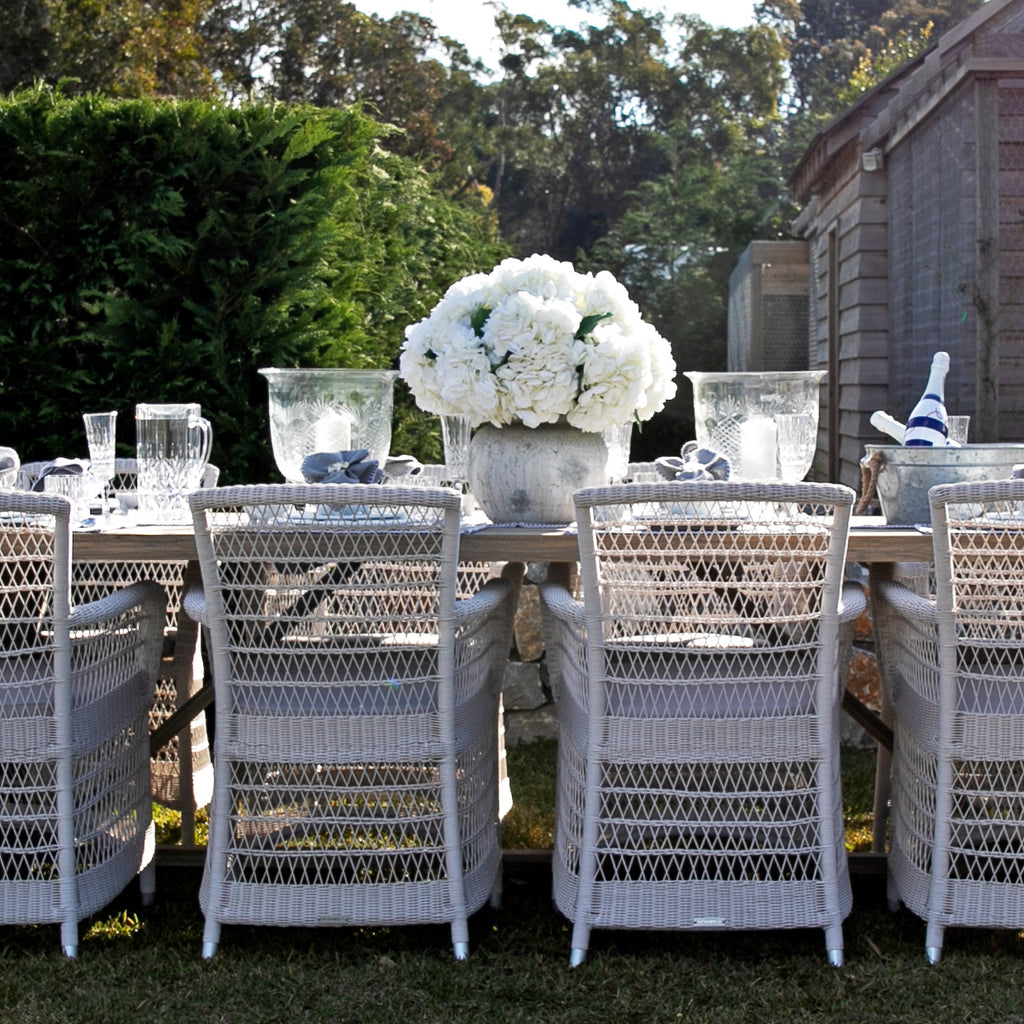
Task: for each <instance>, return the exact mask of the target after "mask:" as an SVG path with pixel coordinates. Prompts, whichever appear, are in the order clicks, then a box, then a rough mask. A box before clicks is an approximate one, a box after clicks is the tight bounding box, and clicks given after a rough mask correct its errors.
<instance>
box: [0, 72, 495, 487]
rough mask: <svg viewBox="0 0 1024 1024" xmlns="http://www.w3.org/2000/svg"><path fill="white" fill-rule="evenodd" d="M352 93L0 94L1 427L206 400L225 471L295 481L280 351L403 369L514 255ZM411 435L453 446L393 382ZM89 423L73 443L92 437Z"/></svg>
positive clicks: (61, 426)
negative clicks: (277, 391) (236, 100)
mask: <svg viewBox="0 0 1024 1024" xmlns="http://www.w3.org/2000/svg"><path fill="white" fill-rule="evenodd" d="M386 131H387V130H386V129H385V128H383V127H382V126H381V125H380V124H378V123H377V122H375V121H374V120H372V119H371V118H369V117H367V116H365V115H364V114H363V113H362V112H361V111H360V110H359V109H358V108H357V107H350V108H346V109H321V108H314V107H311V106H304V105H295V106H284V105H280V104H274V103H265V104H251V105H245V106H241V107H228V106H225V105H222V104H219V103H217V102H207V101H187V102H161V101H155V100H150V99H139V100H128V101H118V100H113V99H105V98H100V97H98V96H93V95H89V96H84V97H79V98H74V99H69V98H65V97H63V96H62V95H61V94H60V93H59V92H55V91H51V90H49V89H45V88H36V89H32V90H28V91H25V92H22V93H19V94H17V95H15V96H13V97H10V98H8V99H7V100H4V101H0V236H2V238H3V244H2V247H0V443H4V444H8V445H11V446H13V447H14V448H16V449H17V450H18V452H19V453H20V454H21V457H22V459H23V460H26V461H27V460H29V459H36V458H52V457H53V456H55V455H67V456H75V455H81V454H84V452H85V439H84V434H83V429H82V421H81V413H82V412H84V411H95V410H99V409H117V410H118V412H119V413H120V416H119V423H118V442H119V453H120V454H132V453H133V451H134V423H133V409H134V405H135V403H136V402H139V401H150V402H160V401H197V402H200V403H201V404H202V406H203V411H204V414H205V415H207V416H208V417H209V418H210V420H211V422H212V424H213V431H214V449H213V458H212V461H214V462H215V463H217V464H218V465H219V466H220V467H221V469H222V476H221V480H222V482H242V481H257V480H273V479H280V477H279V475H278V474H277V470H276V468H275V467H274V464H273V459H272V455H271V451H270V446H269V431H268V425H267V391H266V383H265V381H264V380H263V378H262V377H260V376H259V375H258V373H257V371H258V369H259V368H260V367H263V366H350V367H376V368H389V367H393V366H394V365H395V364H396V360H397V355H398V350H399V346H400V344H401V340H402V332H403V329H404V327H405V325H406V324H408V323H411V322H413V321H415V320H417V319H419V318H421V317H422V316H425V315H426V313H427V312H428V311H429V309H430V307H431V306H432V305H433V303H434V302H435V301H436V300H437V298H438V297H439V295H440V294H441V293H442V292H443V290H444V289H445V288H446V287H447V286H448V284H450V283H451V282H452V281H453V280H455V279H457V278H458V277H460V276H462V275H463V274H465V273H469V272H471V271H474V270H478V269H482V268H486V267H490V266H491V265H492V264H493V263H494V261H495V260H496V259H498V258H500V256H501V255H502V254H503V250H502V248H501V246H500V244H499V243H497V242H496V240H495V237H496V235H495V231H494V227H493V224H492V223H491V220H490V218H489V216H488V214H487V213H486V211H485V209H484V208H483V206H481V205H479V204H473V203H467V204H462V205H460V204H457V203H454V202H451V201H448V200H446V199H443V198H441V197H440V196H439V195H438V194H437V193H436V192H435V191H434V190H433V189H432V187H431V182H430V179H429V178H428V176H427V175H426V173H425V172H424V171H423V170H421V169H420V168H419V167H418V166H417V165H416V164H415V163H413V162H412V161H410V160H408V159H406V158H404V157H401V156H397V155H394V154H390V153H387V152H385V151H384V150H383V149H382V148H381V146H380V145H379V142H380V140H381V138H382V136H383V135H384V134H385V133H386ZM397 403H398V407H397V410H396V430H395V439H394V443H393V446H392V450H394V451H411V452H413V453H414V454H417V455H419V456H420V457H421V458H429V459H436V455H437V450H438V442H437V439H436V437H435V435H434V426H433V423H432V421H431V420H430V419H428V418H427V417H424V416H422V415H419V414H418V413H417V411H416V410H415V409H414V408H413V407H412V403H411V402H410V401H409V399H408V397H407V396H406V395H404V394H399V395H398V396H397ZM76 438H79V439H80V444H78V445H77V446H76V444H75V439H76Z"/></svg>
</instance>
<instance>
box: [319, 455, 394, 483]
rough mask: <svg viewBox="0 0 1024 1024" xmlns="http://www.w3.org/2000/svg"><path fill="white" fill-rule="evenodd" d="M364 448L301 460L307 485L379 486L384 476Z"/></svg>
mask: <svg viewBox="0 0 1024 1024" xmlns="http://www.w3.org/2000/svg"><path fill="white" fill-rule="evenodd" d="M369 454H370V453H369V451H368V450H367V449H366V448H357V449H356V450H355V451H351V452H316V453H314V454H313V455H307V456H306V457H305V458H304V459H303V460H302V475H303V477H305V479H306V483H308V484H379V483H380V482H381V481H382V480H383V479H384V474H383V473H382V472H381V471H380V469H379V467H378V466H377V460H376V459H368V458H367V455H369Z"/></svg>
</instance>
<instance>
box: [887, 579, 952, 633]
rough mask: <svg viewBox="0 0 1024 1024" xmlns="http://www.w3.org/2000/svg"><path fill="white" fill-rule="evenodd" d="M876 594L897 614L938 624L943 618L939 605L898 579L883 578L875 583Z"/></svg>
mask: <svg viewBox="0 0 1024 1024" xmlns="http://www.w3.org/2000/svg"><path fill="white" fill-rule="evenodd" d="M875 587H876V592H875V596H876V597H877V598H878V599H879V600H880V601H881V602H882V603H884V604H886V605H888V606H889V607H890V608H892V610H893V611H894V612H896V614H897V615H901V616H904V617H905V618H908V619H916V620H917V621H918V622H924V623H928V624H930V625H937V624H938V623H939V621H940V619H941V615H940V613H939V609H938V606H937V605H936V604H935V602H934V601H931V600H929V599H928V598H927V597H922V596H921V595H920V594H918V593H915V592H914V591H913V590H911V589H910V588H909V587H906V586H904V585H903V584H902V583H899V582H897V581H896V580H882V581H880V582H879V583H877V584H875Z"/></svg>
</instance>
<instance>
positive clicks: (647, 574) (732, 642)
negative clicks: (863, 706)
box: [541, 482, 865, 965]
mask: <svg viewBox="0 0 1024 1024" xmlns="http://www.w3.org/2000/svg"><path fill="white" fill-rule="evenodd" d="M853 500H854V494H853V492H852V491H851V490H849V489H847V488H844V487H837V486H832V485H815V484H794V485H781V484H780V485H763V484H740V483H718V482H715V483H676V482H665V483H660V484H653V483H652V484H627V485H623V486H619V487H607V488H593V489H588V490H584V491H580V492H577V494H576V514H577V520H578V524H579V545H580V571H581V578H582V583H583V595H584V599H583V601H582V602H581V601H578V600H575V599H574V598H573V597H572V596H571V595H570V593H569V591H568V590H567V589H566V588H565V587H564V586H562V585H561V584H559V583H548V584H545V585H544V586H542V588H541V594H542V600H543V601H544V604H545V607H546V609H547V611H548V619H549V629H550V645H549V654H550V655H551V656H552V657H553V660H554V661H555V662H556V671H555V673H554V676H555V680H556V682H557V692H558V715H559V755H558V788H557V808H556V823H555V850H554V861H553V874H554V893H555V902H556V904H557V906H558V907H559V909H560V910H561V911H562V912H563V913H564V914H565V915H566V916H567V917H569V918H570V919H571V920H572V921H573V922H574V930H573V938H572V956H571V963H572V964H573V965H576V964H578V963H580V962H582V960H583V959H584V957H585V955H586V950H587V947H588V944H589V940H590V931H591V929H592V928H648V929H757V928H795V927H804V928H805V927H821V928H824V929H825V938H826V945H827V949H828V954H829V959H830V961H831V962H832V963H834V964H836V965H840V964H841V963H842V955H843V953H842V951H843V938H842V921H843V919H844V918H845V916H846V915H847V914H848V913H849V910H850V906H851V891H850V881H849V874H848V870H847V862H846V851H845V846H844V842H843V826H842V800H841V794H840V781H839V779H840V776H839V739H838V713H839V703H840V697H841V693H842V682H841V679H840V671H841V665H842V660H841V653H846V652H848V649H849V644H850V642H851V641H852V626H853V621H854V620H855V619H856V617H857V615H858V614H860V612H861V611H862V610H863V608H864V605H865V601H864V595H863V592H862V591H861V589H860V588H850V589H848V590H844V586H843V566H844V559H845V552H846V540H847V533H848V527H849V516H850V511H851V507H852V504H853ZM841 624H842V625H841Z"/></svg>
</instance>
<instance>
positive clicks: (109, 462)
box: [82, 412, 117, 516]
mask: <svg viewBox="0 0 1024 1024" xmlns="http://www.w3.org/2000/svg"><path fill="white" fill-rule="evenodd" d="M82 419H83V420H84V421H85V440H86V442H87V443H88V445H89V474H90V476H92V477H93V479H95V480H96V481H97V482H99V483H100V484H101V485H102V487H103V515H104V516H107V515H108V514H109V504H108V498H109V496H110V484H111V481H112V480H113V479H114V440H115V438H114V428H115V425H116V423H117V413H116V412H87V413H83V414H82Z"/></svg>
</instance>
